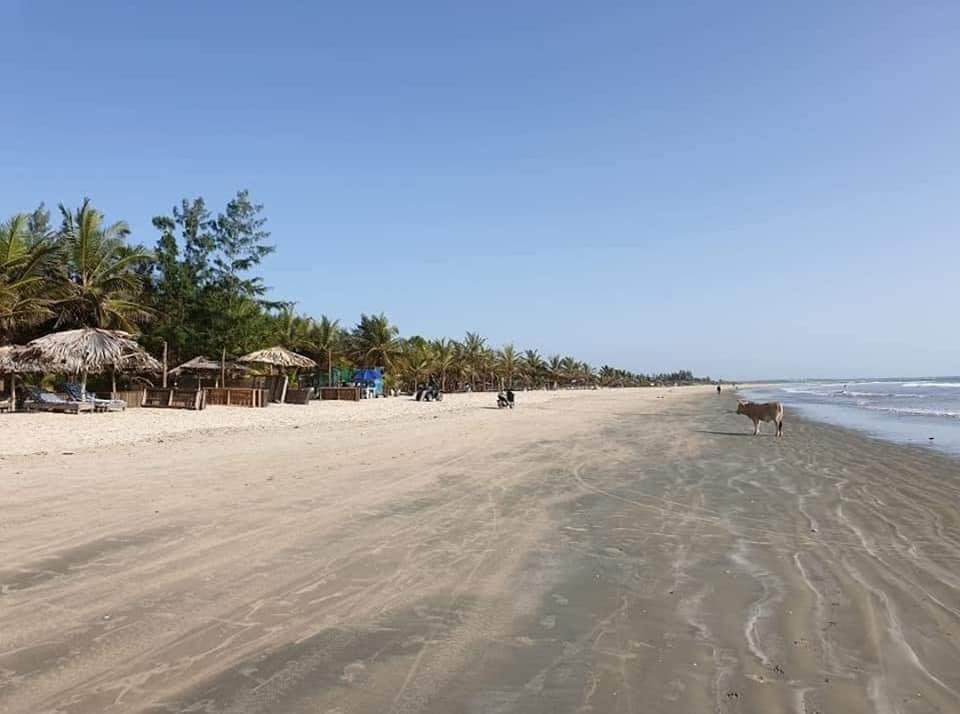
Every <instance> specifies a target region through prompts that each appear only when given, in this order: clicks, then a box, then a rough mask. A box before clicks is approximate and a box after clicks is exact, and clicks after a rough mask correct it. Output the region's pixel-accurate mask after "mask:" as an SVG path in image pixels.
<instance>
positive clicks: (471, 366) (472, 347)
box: [461, 332, 487, 390]
mask: <svg viewBox="0 0 960 714" xmlns="http://www.w3.org/2000/svg"><path fill="white" fill-rule="evenodd" d="M462 346H463V348H462V354H461V358H462V360H463V367H464V371H465V372H466V373H467V374H469V375H470V387H471V389H473V390H476V388H477V382H476V379H477V376H480V377H481V378H482V376H483V373H484V351H485V350H486V348H487V341H486V340H485V339H484V338H483V337H481V336H480V335H479V334H478V333H476V332H468V333H467V334H466V335H465V336H464V338H463V343H462Z"/></svg>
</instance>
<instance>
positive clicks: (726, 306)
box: [0, 0, 960, 379]
mask: <svg viewBox="0 0 960 714" xmlns="http://www.w3.org/2000/svg"><path fill="white" fill-rule="evenodd" d="M0 8H2V9H0V22H2V25H3V27H4V28H5V33H4V43H3V46H4V49H3V50H0V58H2V63H0V72H2V81H0V103H2V105H3V108H4V110H3V111H2V112H0V135H2V136H3V141H0V167H2V170H0V215H4V216H6V215H9V214H12V213H14V212H16V211H21V210H28V209H31V208H32V207H33V206H35V205H36V204H37V203H38V202H40V201H45V202H46V203H47V204H48V205H55V204H56V203H57V202H60V201H62V202H65V203H68V204H77V203H79V202H80V200H81V199H82V198H83V197H84V196H90V197H91V198H92V199H93V201H94V203H95V205H97V206H98V207H99V208H100V209H101V210H103V211H104V212H105V213H106V214H107V217H108V219H111V220H116V219H125V220H127V221H128V222H129V223H130V224H131V226H132V227H133V230H134V239H135V240H136V241H138V242H142V243H144V244H147V245H152V244H153V243H154V241H155V240H156V232H155V231H154V230H153V228H152V227H151V225H150V219H151V217H152V216H154V215H156V214H158V213H164V212H169V210H170V208H171V206H172V205H173V204H174V203H177V202H179V200H180V198H181V197H184V196H191V197H192V196H197V195H202V196H204V197H205V198H206V199H207V201H208V203H209V204H211V205H213V206H222V205H223V203H224V202H225V201H226V200H227V199H228V198H229V196H230V195H231V194H232V193H233V192H234V191H235V190H236V189H238V188H244V187H246V188H249V189H250V191H251V193H252V194H253V197H254V198H255V199H256V200H258V201H259V202H261V203H264V204H265V206H266V214H267V217H268V218H269V227H270V229H271V230H272V232H273V241H274V242H275V243H276V244H277V246H278V251H277V253H276V254H275V255H274V256H271V257H270V258H269V259H268V261H267V262H266V263H265V264H264V266H263V272H264V274H265V276H266V278H267V281H268V283H269V284H270V285H272V286H273V287H274V291H273V296H274V297H276V298H283V299H291V300H296V301H297V303H298V305H297V307H298V309H299V310H301V311H304V312H308V313H313V314H319V313H321V312H323V313H326V314H329V315H332V316H335V317H339V318H341V319H342V320H344V321H345V322H347V323H352V322H354V321H355V320H356V318H357V316H358V315H359V313H360V312H361V311H364V312H379V311H381V310H382V311H385V312H386V313H387V314H388V316H389V317H390V318H391V319H393V320H394V321H395V322H396V323H397V324H398V325H399V326H400V327H401V329H402V330H403V332H404V334H414V333H419V334H423V335H426V336H440V335H459V334H462V332H463V331H464V330H467V329H470V330H473V331H479V332H480V333H482V334H483V335H485V336H487V337H488V338H489V339H490V340H491V341H492V342H494V343H496V344H500V343H503V342H507V341H513V342H515V343H517V345H518V346H519V347H527V346H535V347H538V348H540V349H541V350H542V351H543V352H546V353H552V352H562V353H574V354H576V355H578V356H580V357H582V358H584V359H588V360H589V361H591V362H593V363H596V364H602V363H612V364H617V365H621V366H625V367H629V368H633V369H637V370H644V371H646V370H661V369H663V370H667V369H674V368H681V367H683V368H690V369H693V370H694V371H695V372H697V373H700V374H711V375H714V376H726V377H730V378H740V379H742V378H745V377H775V376H791V377H796V376H820V375H846V376H856V375H893V374H897V375H903V374H909V375H922V374H956V373H960V331H958V330H957V329H956V325H957V311H958V308H960V299H958V294H960V290H958V286H960V201H958V198H960V92H958V91H957V86H958V83H957V82H958V80H957V77H960V43H958V42H957V37H960V4H958V3H957V2H955V0H945V1H942V2H936V1H930V2H918V3H905V2H900V1H898V2H885V1H884V0H872V1H870V2H842V3H841V2H835V1H832V0H831V1H828V2H805V3H769V2H761V1H759V0H757V1H755V2H740V3H721V2H685V3H676V2H648V3H642V2H629V3H627V2H624V3H619V2H603V3H582V2H565V1H558V0H552V1H551V2H539V1H537V2H534V1H530V2H523V3H507V2H487V3H449V2H436V3H423V2H407V3H396V2H390V3H386V2H384V3H367V4H362V5H357V4H355V3H336V4H333V3H306V2H279V1H278V2H272V3H262V2H236V1H235V2H229V3H227V2H181V1H172V2H163V3H131V2H95V1H94V2H89V3H78V2H13V3H11V2H9V0H8V1H7V2H2V3H0Z"/></svg>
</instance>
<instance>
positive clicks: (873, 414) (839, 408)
mask: <svg viewBox="0 0 960 714" xmlns="http://www.w3.org/2000/svg"><path fill="white" fill-rule="evenodd" d="M879 383H881V382H872V383H871V384H879ZM889 383H890V384H894V382H892V381H891V382H889ZM786 384H790V385H793V384H794V383H786ZM851 384H852V385H854V386H855V385H856V383H851ZM781 387H782V385H770V384H748V385H741V386H739V387H738V389H737V390H736V392H734V394H742V395H743V397H744V398H745V399H752V400H755V401H772V400H777V401H780V402H782V403H783V405H784V408H785V409H786V410H787V411H788V412H790V413H793V414H797V415H799V416H801V417H803V418H806V419H809V420H812V421H816V422H819V423H821V424H825V425H828V426H830V427H835V428H845V429H851V430H853V431H856V432H857V433H860V434H865V435H867V436H870V437H871V438H875V439H880V440H882V441H887V442H892V443H896V444H901V445H904V446H914V447H918V448H924V447H926V446H928V445H929V446H931V447H932V448H934V449H936V450H937V451H940V452H942V453H944V454H948V455H950V456H953V457H956V458H960V419H956V418H953V417H946V416H935V415H929V416H927V415H923V414H903V413H895V412H894V413H890V412H888V411H887V410H884V409H880V410H877V409H870V408H869V407H868V408H860V407H859V406H857V405H853V404H848V403H842V402H837V403H816V402H809V401H802V400H796V399H792V398H791V395H790V394H781V393H779V392H780V390H781ZM787 391H788V392H789V390H787Z"/></svg>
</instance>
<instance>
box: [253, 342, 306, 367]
mask: <svg viewBox="0 0 960 714" xmlns="http://www.w3.org/2000/svg"><path fill="white" fill-rule="evenodd" d="M237 361H238V362H249V363H252V364H269V365H273V366H274V367H304V368H309V367H316V366H317V363H316V362H314V361H313V360H312V359H310V358H309V357H304V356H303V355H298V354H297V353H296V352H291V351H290V350H288V349H287V348H286V347H280V346H279V345H278V346H276V347H270V348H269V349H265V350H258V351H256V352H251V353H250V354H248V355H244V356H243V357H240V358H239V359H238V360H237Z"/></svg>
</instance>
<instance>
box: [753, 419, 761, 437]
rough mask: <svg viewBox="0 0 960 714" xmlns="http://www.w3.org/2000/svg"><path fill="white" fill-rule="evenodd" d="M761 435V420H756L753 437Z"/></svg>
mask: <svg viewBox="0 0 960 714" xmlns="http://www.w3.org/2000/svg"><path fill="white" fill-rule="evenodd" d="M759 434H760V420H759V419H755V420H754V422H753V435H754V436H757V435H759Z"/></svg>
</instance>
